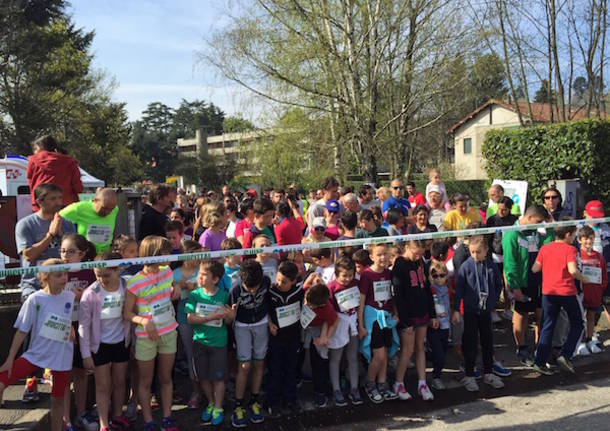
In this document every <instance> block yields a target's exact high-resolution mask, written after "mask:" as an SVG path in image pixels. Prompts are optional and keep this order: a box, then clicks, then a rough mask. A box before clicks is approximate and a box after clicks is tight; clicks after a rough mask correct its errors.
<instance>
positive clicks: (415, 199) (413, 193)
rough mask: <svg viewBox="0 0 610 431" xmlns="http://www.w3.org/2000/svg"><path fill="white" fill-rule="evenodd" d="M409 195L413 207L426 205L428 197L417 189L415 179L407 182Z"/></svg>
mask: <svg viewBox="0 0 610 431" xmlns="http://www.w3.org/2000/svg"><path fill="white" fill-rule="evenodd" d="M407 195H408V196H407V199H409V203H410V204H411V208H415V207H416V206H417V205H426V198H425V197H424V195H422V194H421V193H420V192H418V191H417V190H415V183H414V182H413V181H409V182H407Z"/></svg>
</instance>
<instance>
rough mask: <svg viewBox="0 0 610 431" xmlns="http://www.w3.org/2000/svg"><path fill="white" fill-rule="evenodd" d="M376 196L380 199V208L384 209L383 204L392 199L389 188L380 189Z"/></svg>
mask: <svg viewBox="0 0 610 431" xmlns="http://www.w3.org/2000/svg"><path fill="white" fill-rule="evenodd" d="M376 194H377V199H379V208H383V203H384V202H385V201H386V200H388V198H389V197H390V190H389V189H388V188H387V187H379V188H378V189H377V192H376Z"/></svg>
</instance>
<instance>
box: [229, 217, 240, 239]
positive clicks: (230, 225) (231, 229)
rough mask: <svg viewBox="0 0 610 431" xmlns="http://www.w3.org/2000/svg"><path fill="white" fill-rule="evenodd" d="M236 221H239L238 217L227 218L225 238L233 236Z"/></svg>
mask: <svg viewBox="0 0 610 431" xmlns="http://www.w3.org/2000/svg"><path fill="white" fill-rule="evenodd" d="M237 222H239V219H237V220H236V221H232V220H229V223H228V224H227V230H226V233H227V238H235V228H236V227H237Z"/></svg>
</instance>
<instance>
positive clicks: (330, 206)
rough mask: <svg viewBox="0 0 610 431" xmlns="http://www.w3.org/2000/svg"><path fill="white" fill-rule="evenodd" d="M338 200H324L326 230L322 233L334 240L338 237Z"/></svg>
mask: <svg viewBox="0 0 610 431" xmlns="http://www.w3.org/2000/svg"><path fill="white" fill-rule="evenodd" d="M339 211H340V208H339V202H338V201H336V200H334V199H331V200H329V201H328V202H326V211H325V212H324V216H325V219H326V230H325V231H324V235H326V236H327V237H328V238H330V240H331V241H336V239H337V238H339V216H340V213H339Z"/></svg>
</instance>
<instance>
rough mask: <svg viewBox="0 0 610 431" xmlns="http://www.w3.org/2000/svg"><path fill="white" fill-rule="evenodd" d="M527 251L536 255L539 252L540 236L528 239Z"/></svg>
mask: <svg viewBox="0 0 610 431" xmlns="http://www.w3.org/2000/svg"><path fill="white" fill-rule="evenodd" d="M527 251H528V252H530V253H536V252H537V251H538V235H532V236H528V237H527Z"/></svg>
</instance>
